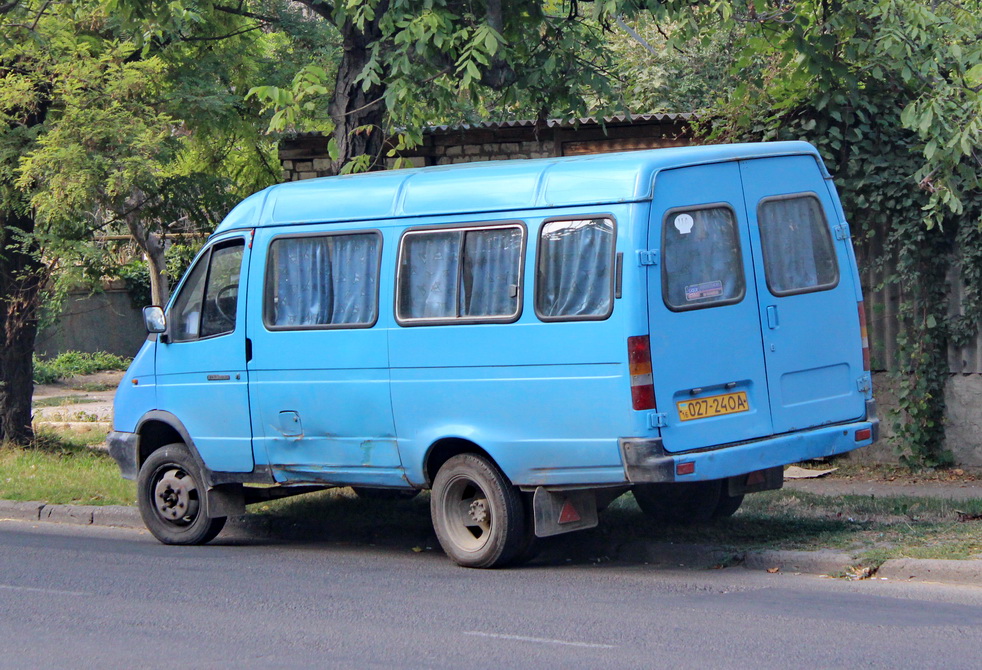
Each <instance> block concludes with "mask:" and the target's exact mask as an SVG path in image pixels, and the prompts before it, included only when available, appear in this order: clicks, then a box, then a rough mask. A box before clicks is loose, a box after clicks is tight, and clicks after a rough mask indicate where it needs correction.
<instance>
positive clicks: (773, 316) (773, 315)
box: [767, 305, 777, 330]
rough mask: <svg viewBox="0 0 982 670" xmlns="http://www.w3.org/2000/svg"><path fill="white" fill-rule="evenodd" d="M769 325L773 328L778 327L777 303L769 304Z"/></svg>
mask: <svg viewBox="0 0 982 670" xmlns="http://www.w3.org/2000/svg"><path fill="white" fill-rule="evenodd" d="M767 327H768V328H770V329H771V330H775V329H776V328H777V305H768V306H767Z"/></svg>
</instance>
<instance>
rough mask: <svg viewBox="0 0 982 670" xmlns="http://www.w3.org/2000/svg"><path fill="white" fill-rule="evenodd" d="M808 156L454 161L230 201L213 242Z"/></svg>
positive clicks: (568, 199) (679, 150)
mask: <svg viewBox="0 0 982 670" xmlns="http://www.w3.org/2000/svg"><path fill="white" fill-rule="evenodd" d="M801 154H810V155H813V156H815V158H816V160H817V161H818V164H819V166H820V168H821V170H822V173H823V174H824V175H825V176H828V173H827V172H826V171H825V166H824V164H823V163H822V160H821V158H820V157H819V154H818V151H817V150H816V149H815V148H814V147H813V146H812V145H810V144H808V143H807V142H762V143H753V144H717V145H707V146H694V147H673V148H667V149H651V150H647V151H630V152H622V153H609V154H590V155H584V156H571V157H565V158H541V159H535V160H520V159H516V160H506V161H491V162H487V161H485V162H479V163H457V164H454V165H437V166H433V167H425V168H413V169H407V170H388V171H384V172H369V173H365V174H357V175H342V176H338V177H322V178H319V179H307V180H303V181H294V182H287V183H284V184H277V185H275V186H270V187H269V188H266V189H264V190H262V191H260V192H258V193H255V194H253V195H251V196H249V197H248V198H246V199H245V200H243V201H242V202H241V203H239V204H238V205H237V206H236V207H235V208H234V209H233V210H232V211H231V212H230V213H229V214H228V216H226V217H225V220H224V221H222V223H221V224H219V226H218V228H217V229H216V230H215V234H216V235H217V234H220V233H224V232H226V231H229V230H235V229H241V228H255V227H259V226H280V225H287V224H292V223H333V222H341V221H365V220H376V219H398V218H412V217H420V216H439V215H446V214H465V213H467V214H471V213H479V212H503V211H509V210H524V209H537V208H547V207H548V208H554V207H571V206H576V205H605V204H615V203H623V202H639V201H643V200H649V199H651V196H652V189H653V186H654V178H655V175H656V174H657V173H658V172H659V171H661V170H665V169H669V168H676V167H684V166H691V165H700V164H705V163H717V162H722V161H733V160H741V159H745V158H760V157H767V156H786V155H801Z"/></svg>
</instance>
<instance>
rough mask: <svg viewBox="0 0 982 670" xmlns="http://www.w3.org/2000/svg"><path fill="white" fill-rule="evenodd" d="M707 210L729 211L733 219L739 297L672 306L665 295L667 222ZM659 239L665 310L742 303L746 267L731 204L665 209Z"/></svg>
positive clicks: (722, 203) (745, 293)
mask: <svg viewBox="0 0 982 670" xmlns="http://www.w3.org/2000/svg"><path fill="white" fill-rule="evenodd" d="M707 209H725V210H727V211H729V213H730V215H731V216H732V218H733V224H734V227H733V231H734V233H735V234H736V240H737V262H738V263H739V266H740V273H741V277H742V278H743V287H742V290H741V291H740V294H739V295H736V296H734V297H732V298H727V299H726V300H717V301H715V302H702V303H696V304H693V305H681V306H676V305H672V304H671V303H670V302H669V301H668V294H667V288H668V282H667V281H666V278H667V277H668V265H667V264H666V263H665V255H666V253H667V249H668V247H667V245H666V243H665V240H666V235H667V233H668V221H669V219H670V218H671V217H672V216H673V215H675V214H680V213H682V212H701V211H705V210H707ZM660 237H661V250H660V252H659V256H660V258H659V259H658V262H659V263H660V264H661V273H660V274H661V299H662V303H663V304H664V305H665V308H666V309H668V310H669V311H672V312H692V311H695V310H699V309H710V308H712V307H725V306H727V305H737V304H739V303H741V302H743V300H744V298H746V297H747V282H748V279H747V265H746V261H745V260H744V256H743V240H741V238H740V219H739V217H738V216H737V211H736V208H734V207H733V205H732V204H731V203H729V202H712V203H708V204H704V205H689V206H680V207H672V208H671V209H667V210H665V215H664V216H663V217H662V223H661V236H660Z"/></svg>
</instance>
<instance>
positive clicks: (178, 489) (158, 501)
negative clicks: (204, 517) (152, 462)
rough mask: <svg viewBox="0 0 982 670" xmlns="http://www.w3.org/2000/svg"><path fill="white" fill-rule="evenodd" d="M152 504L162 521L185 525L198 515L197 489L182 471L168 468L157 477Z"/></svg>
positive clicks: (189, 477) (190, 478) (192, 480)
mask: <svg viewBox="0 0 982 670" xmlns="http://www.w3.org/2000/svg"><path fill="white" fill-rule="evenodd" d="M153 502H154V508H155V509H156V510H157V514H158V515H159V516H160V517H161V518H162V519H165V520H166V521H169V522H171V523H176V524H180V525H187V524H189V523H191V522H193V521H194V519H195V517H196V516H197V515H198V487H197V485H196V484H195V483H194V479H193V478H192V477H191V476H190V475H188V473H186V472H184V470H182V469H181V468H177V467H174V468H170V469H168V470H164V471H163V472H162V473H161V474H160V476H159V477H158V479H157V484H156V486H154V491H153Z"/></svg>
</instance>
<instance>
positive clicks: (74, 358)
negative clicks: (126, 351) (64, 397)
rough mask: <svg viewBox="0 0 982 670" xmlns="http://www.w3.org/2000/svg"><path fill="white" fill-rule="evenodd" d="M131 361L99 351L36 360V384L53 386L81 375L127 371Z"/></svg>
mask: <svg viewBox="0 0 982 670" xmlns="http://www.w3.org/2000/svg"><path fill="white" fill-rule="evenodd" d="M129 364H130V360H129V359H127V358H123V357H122V356H117V355H115V354H109V353H106V352H104V351H99V352H96V353H93V354H86V353H82V352H79V351H66V352H64V353H62V354H59V355H58V356H56V357H55V358H52V359H51V360H40V359H38V358H36V357H35V359H34V383H35V384H51V383H54V382H56V381H58V380H60V379H69V378H71V377H77V376H79V375H90V374H92V373H94V372H103V371H106V370H125V369H126V368H127V367H129Z"/></svg>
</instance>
